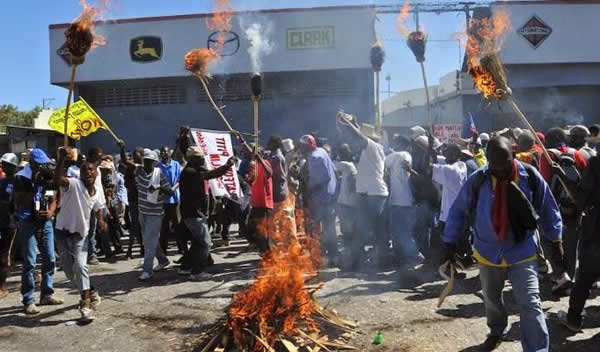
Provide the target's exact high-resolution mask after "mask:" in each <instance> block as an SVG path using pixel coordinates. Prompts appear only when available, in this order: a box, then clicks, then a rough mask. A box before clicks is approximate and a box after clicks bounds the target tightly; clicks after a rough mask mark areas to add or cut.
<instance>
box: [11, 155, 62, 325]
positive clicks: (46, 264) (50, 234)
mask: <svg viewBox="0 0 600 352" xmlns="http://www.w3.org/2000/svg"><path fill="white" fill-rule="evenodd" d="M49 164H50V159H49V158H48V156H47V155H46V153H44V151H43V150H41V149H33V150H32V151H31V153H29V165H27V166H26V167H25V168H24V169H23V170H21V171H19V172H18V173H17V175H16V178H15V193H14V202H15V210H16V215H17V220H18V225H17V227H18V229H19V236H20V239H21V249H22V254H23V274H22V276H21V293H22V294H23V305H24V306H25V314H29V315H31V314H38V313H39V312H40V310H39V308H37V307H36V305H35V297H34V293H35V280H34V274H33V273H34V270H35V265H36V259H37V250H38V247H39V249H40V252H41V255H42V284H41V293H42V294H41V299H40V305H59V304H63V300H62V299H59V298H55V297H54V296H53V295H54V286H53V278H54V269H55V264H56V256H55V252H54V226H53V224H52V220H53V219H54V213H55V211H56V192H55V191H54V190H53V189H51V188H50V187H49V184H48V183H49V181H50V180H51V179H52V171H51V170H50V169H49V168H48V165H49ZM38 232H41V234H42V235H41V239H42V243H40V245H39V246H38V239H37V237H36V234H37V233H38Z"/></svg>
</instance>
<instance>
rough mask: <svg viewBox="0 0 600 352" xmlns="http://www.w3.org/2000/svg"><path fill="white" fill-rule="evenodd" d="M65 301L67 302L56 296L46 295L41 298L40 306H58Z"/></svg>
mask: <svg viewBox="0 0 600 352" xmlns="http://www.w3.org/2000/svg"><path fill="white" fill-rule="evenodd" d="M63 303H65V301H63V300H62V299H60V298H56V297H54V296H44V297H42V298H40V306H58V305H61V304H63Z"/></svg>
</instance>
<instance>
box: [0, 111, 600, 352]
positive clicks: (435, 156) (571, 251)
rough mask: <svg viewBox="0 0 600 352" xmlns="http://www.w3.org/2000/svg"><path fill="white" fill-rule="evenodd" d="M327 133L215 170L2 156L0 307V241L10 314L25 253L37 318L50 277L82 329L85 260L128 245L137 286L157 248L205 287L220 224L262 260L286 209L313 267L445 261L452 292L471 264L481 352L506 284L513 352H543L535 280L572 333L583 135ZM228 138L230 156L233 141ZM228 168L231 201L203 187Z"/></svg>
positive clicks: (586, 254) (577, 303)
mask: <svg viewBox="0 0 600 352" xmlns="http://www.w3.org/2000/svg"><path fill="white" fill-rule="evenodd" d="M338 121H339V122H340V124H339V125H340V132H341V133H340V140H341V141H342V143H339V144H337V145H336V146H335V147H332V146H331V145H329V144H327V141H326V140H324V139H322V138H319V136H318V135H317V134H316V133H312V134H306V135H304V136H302V137H301V138H300V139H299V140H297V141H296V142H295V143H294V141H293V140H291V139H281V138H280V137H278V136H272V137H271V138H269V140H268V143H267V144H266V148H265V149H262V148H261V147H260V146H256V145H247V144H245V143H240V145H241V146H242V149H241V152H240V153H239V157H232V158H231V159H229V160H228V161H227V162H226V163H225V164H224V165H223V166H221V167H219V168H216V169H211V168H208V167H207V163H206V160H205V155H204V153H203V151H202V149H201V148H200V147H198V146H196V145H194V144H193V143H192V140H191V139H190V138H189V129H187V128H182V129H181V130H180V133H179V136H178V138H177V141H176V147H175V148H174V149H170V148H169V147H162V148H161V149H160V150H151V149H148V148H135V149H133V150H132V152H131V153H128V152H127V147H126V144H125V142H123V141H119V142H118V146H119V149H120V153H119V155H116V156H114V157H113V156H110V155H104V153H103V151H102V150H101V149H99V148H91V149H89V150H88V151H87V153H86V154H85V155H83V154H81V153H79V152H78V151H77V150H76V149H72V148H66V149H63V148H61V149H59V151H58V152H57V153H56V155H57V160H56V161H54V160H51V159H50V158H49V157H48V155H47V154H46V152H45V151H43V150H41V149H33V150H30V151H29V152H28V154H26V155H22V158H21V159H22V160H19V158H18V157H17V156H16V155H14V154H11V153H7V154H4V155H3V156H2V175H3V176H2V178H1V179H0V208H1V209H0V210H1V211H0V298H2V297H5V296H7V295H8V290H7V287H6V279H7V275H8V272H9V271H8V268H9V267H10V266H11V263H12V258H13V257H14V253H13V255H11V248H16V246H15V245H14V243H15V242H18V246H19V248H20V257H22V260H23V271H22V280H21V293H22V296H23V300H22V303H23V305H24V311H25V313H26V314H31V315H33V314H37V313H39V312H40V310H39V308H38V307H37V305H36V301H35V297H34V292H35V285H36V274H37V273H36V263H37V258H38V254H39V255H40V257H41V280H37V281H40V291H41V297H40V300H39V305H60V304H63V300H62V299H60V298H58V297H56V296H55V295H54V288H53V276H54V273H55V267H57V266H60V267H61V268H62V270H64V272H65V274H66V276H67V278H68V279H69V280H70V281H71V283H72V284H73V286H74V287H76V288H77V289H78V290H79V292H80V294H81V301H80V305H79V309H80V312H81V316H82V319H84V320H92V319H93V318H94V312H95V309H96V307H97V306H98V304H99V303H100V301H101V298H100V295H99V294H98V291H96V289H95V288H94V286H93V285H91V283H90V277H89V272H88V265H95V264H98V263H99V260H98V257H104V259H103V260H106V261H109V262H110V261H112V260H115V259H116V258H118V256H119V255H120V254H122V253H123V252H124V251H125V250H124V246H125V244H123V243H122V242H121V241H122V238H123V237H125V235H126V234H128V244H127V250H126V254H125V257H126V258H132V257H133V249H134V244H135V242H137V243H138V245H139V248H140V254H141V256H142V257H143V264H142V272H141V273H140V276H139V280H142V281H149V280H151V279H152V277H153V273H154V272H156V271H160V270H163V269H164V268H166V267H167V266H169V265H171V262H170V260H169V259H168V257H167V253H168V251H169V249H170V248H169V246H170V245H171V244H172V242H175V244H176V250H177V251H178V252H179V253H180V254H182V257H181V258H180V259H179V260H177V261H176V262H177V264H179V268H178V273H179V274H181V275H186V276H189V278H190V279H191V280H205V279H209V278H210V277H211V274H209V272H210V270H209V268H210V266H211V265H213V263H214V260H213V258H212V256H211V249H212V247H213V240H212V238H213V235H217V236H221V238H222V240H221V241H220V243H219V245H225V246H226V245H228V244H229V240H230V236H229V228H230V226H231V224H232V223H238V225H239V234H240V236H242V237H243V238H245V239H247V240H248V242H249V243H250V246H251V247H250V248H253V249H255V250H257V251H259V252H260V253H264V252H266V251H268V250H269V249H270V248H271V247H272V246H274V245H277V244H276V243H273V241H272V238H270V231H275V230H280V229H281V228H282V227H283V226H284V224H282V223H279V222H278V221H280V219H282V218H283V217H282V216H278V215H281V214H285V218H286V219H289V220H292V221H293V220H294V215H295V213H296V209H298V208H302V209H303V210H304V213H305V214H307V215H308V217H309V218H310V220H311V221H310V223H312V224H313V226H316V228H317V229H318V233H319V234H320V243H321V251H322V254H323V255H324V257H325V258H326V260H325V263H326V264H325V265H328V266H335V267H339V268H340V269H342V270H349V271H350V270H351V271H360V270H363V269H365V268H368V267H370V266H374V267H379V268H383V267H386V266H390V265H394V266H398V267H404V266H415V265H420V264H424V265H428V264H431V265H433V266H434V267H435V268H436V269H437V267H438V266H440V264H442V263H446V264H448V263H449V264H452V265H445V266H442V267H441V268H443V270H441V269H440V274H441V275H442V276H443V277H448V275H452V276H454V275H456V277H458V278H460V277H461V276H464V273H460V272H458V270H460V271H462V270H466V269H469V268H471V267H473V266H474V265H475V264H476V263H477V264H479V268H480V271H479V277H480V280H481V284H482V289H483V296H484V303H485V309H486V315H487V321H488V326H489V328H490V334H489V336H488V339H487V340H486V341H485V343H484V347H485V348H488V349H490V350H491V349H493V348H495V347H496V346H497V345H499V344H500V342H501V340H502V337H503V335H504V334H505V332H506V328H507V313H506V309H505V308H504V303H503V300H502V290H503V287H504V285H505V281H506V280H510V281H511V284H512V287H513V292H514V295H515V298H516V301H517V303H518V305H519V309H520V312H521V341H522V346H523V349H524V350H525V351H547V350H548V345H549V338H548V336H549V335H548V329H547V327H546V322H545V317H544V313H543V311H542V309H541V300H540V294H539V283H538V281H539V279H548V280H552V282H553V292H556V293H559V292H565V293H567V294H569V293H570V302H569V303H570V305H569V311H568V313H567V312H561V313H560V314H559V318H560V320H561V322H562V323H563V324H565V325H566V326H567V327H568V328H569V329H571V330H575V331H579V330H580V329H581V327H582V311H583V307H584V304H585V301H586V299H587V298H588V296H589V293H590V290H591V288H592V286H593V285H595V283H596V281H597V280H598V279H599V278H600V269H598V268H599V267H598V265H597V263H598V259H599V258H600V240H599V239H598V237H597V236H595V233H594V232H595V230H596V229H597V228H598V221H599V219H600V216H599V215H598V211H597V207H598V205H600V198H599V197H598V196H597V194H598V192H597V189H598V185H599V183H600V161H599V160H598V157H597V156H596V146H595V145H594V144H589V143H588V140H593V138H594V137H597V135H598V130H599V128H598V126H592V127H590V128H586V127H584V126H574V127H571V128H569V129H563V128H552V129H550V130H549V131H547V132H546V133H545V134H542V133H537V134H536V135H533V134H532V133H530V132H529V131H528V130H521V129H505V130H502V131H496V132H492V133H489V134H488V133H481V134H478V133H477V132H475V131H473V135H472V137H471V138H468V139H465V140H462V139H459V140H455V141H452V142H451V143H444V144H442V143H440V142H439V141H438V140H437V139H436V138H434V136H432V135H431V134H430V133H428V132H427V130H426V129H424V128H422V127H418V126H416V127H414V128H412V129H410V131H409V132H408V133H407V134H404V135H395V136H392V137H391V138H389V139H388V138H385V139H384V138H382V136H381V135H379V134H378V132H377V131H376V130H375V129H374V128H373V127H372V126H370V125H367V124H362V125H359V124H358V123H357V122H356V119H355V118H354V117H353V116H351V115H346V114H344V113H341V112H340V113H339V114H338ZM233 136H234V137H236V138H237V139H238V140H240V142H241V139H242V135H241V134H239V133H233ZM590 138H592V139H590ZM295 145H297V148H296V147H295ZM543 147H545V148H546V149H547V151H548V153H547V154H546V153H545V150H544V148H543ZM230 170H234V171H235V172H237V173H238V176H239V179H240V184H241V189H242V192H243V197H242V198H241V199H236V200H232V199H228V198H215V197H213V196H212V195H211V192H210V187H209V186H208V181H209V180H211V179H214V178H219V177H221V176H223V175H224V174H226V173H227V172H230ZM338 222H339V226H338ZM265 224H268V226H265ZM211 228H212V234H211ZM295 229H296V224H294V225H293V226H292V227H291V228H289V229H288V230H291V231H293V230H295ZM124 230H126V231H124ZM338 230H339V233H338ZM340 235H341V236H340ZM15 238H16V239H17V241H15ZM171 240H173V241H171ZM563 243H564V246H563ZM13 252H15V251H13ZM545 253H549V254H550V253H551V255H550V257H549V260H547V259H546V258H547V256H546V255H545ZM155 258H156V259H157V265H155V260H154V259H155ZM457 268H458V270H457ZM451 271H453V272H451ZM550 271H551V272H552V275H546V274H549V273H550ZM540 273H541V274H543V275H542V276H540Z"/></svg>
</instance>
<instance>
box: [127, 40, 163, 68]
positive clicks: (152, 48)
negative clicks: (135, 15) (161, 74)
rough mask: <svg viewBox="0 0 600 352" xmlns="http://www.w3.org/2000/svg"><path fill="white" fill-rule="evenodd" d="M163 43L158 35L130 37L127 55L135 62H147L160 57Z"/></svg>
mask: <svg viewBox="0 0 600 352" xmlns="http://www.w3.org/2000/svg"><path fill="white" fill-rule="evenodd" d="M162 52H163V45H162V39H161V38H160V37H151V36H145V37H137V38H133V39H131V42H130V44H129V55H130V56H131V60H133V61H135V62H141V63H148V62H154V61H158V60H160V59H161V58H162Z"/></svg>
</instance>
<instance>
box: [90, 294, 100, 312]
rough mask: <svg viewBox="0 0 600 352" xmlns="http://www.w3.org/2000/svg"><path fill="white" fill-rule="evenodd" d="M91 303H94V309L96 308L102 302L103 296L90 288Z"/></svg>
mask: <svg viewBox="0 0 600 352" xmlns="http://www.w3.org/2000/svg"><path fill="white" fill-rule="evenodd" d="M90 303H91V305H92V309H94V310H96V308H98V306H99V305H100V303H102V298H101V297H100V295H99V294H98V292H97V291H94V290H90Z"/></svg>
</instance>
